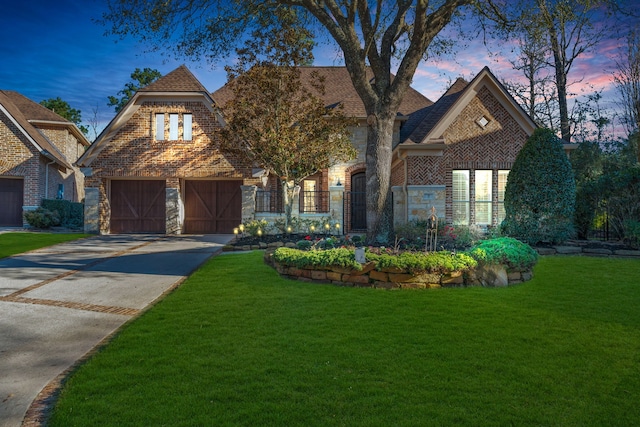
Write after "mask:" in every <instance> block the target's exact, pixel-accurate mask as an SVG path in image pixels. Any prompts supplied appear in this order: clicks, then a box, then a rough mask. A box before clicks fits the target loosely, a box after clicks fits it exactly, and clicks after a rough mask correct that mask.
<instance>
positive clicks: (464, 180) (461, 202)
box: [452, 170, 469, 225]
mask: <svg viewBox="0 0 640 427" xmlns="http://www.w3.org/2000/svg"><path fill="white" fill-rule="evenodd" d="M452 192H453V223H454V224H457V225H468V224H469V171H468V170H454V171H453V188H452Z"/></svg>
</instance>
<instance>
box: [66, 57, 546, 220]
mask: <svg viewBox="0 0 640 427" xmlns="http://www.w3.org/2000/svg"><path fill="white" fill-rule="evenodd" d="M312 71H318V72H320V74H322V75H324V76H325V79H326V80H325V94H324V99H325V102H326V105H327V106H330V105H336V104H342V106H343V107H344V111H345V113H346V114H348V115H350V116H352V117H355V118H357V119H358V122H359V125H358V126H355V127H354V128H353V129H352V141H353V144H354V146H355V147H356V149H357V151H358V156H357V158H355V159H353V160H351V161H349V162H346V163H341V164H338V165H335V166H333V167H331V168H328V169H326V170H323V171H321V172H319V173H318V174H316V175H314V176H310V177H308V178H307V179H305V180H304V181H303V183H302V188H301V191H300V193H299V196H298V197H299V200H298V201H297V203H296V204H295V208H294V215H299V216H300V217H301V218H309V219H318V220H320V219H326V218H328V217H330V218H331V221H332V222H333V223H338V224H340V226H341V230H344V231H346V232H351V231H354V232H357V231H364V230H365V227H366V222H365V206H364V200H365V199H364V194H365V191H366V189H365V181H364V173H365V170H366V167H365V161H364V155H365V145H366V134H367V118H366V112H365V110H364V106H363V104H362V102H361V101H360V99H359V97H358V95H357V93H356V91H355V89H354V88H353V86H352V84H351V80H350V78H349V75H348V72H347V70H346V68H344V67H302V68H301V78H302V79H303V80H304V79H308V78H310V76H311V72H312ZM231 96H232V93H231V91H230V89H229V88H228V87H227V86H224V87H222V88H220V89H218V90H217V91H215V92H213V93H209V92H208V91H207V90H206V89H205V88H204V87H203V86H202V84H201V83H200V82H199V81H198V80H197V79H196V78H195V76H193V74H192V73H191V72H190V71H189V70H188V69H187V68H186V67H185V66H181V67H179V68H178V69H176V70H174V71H173V72H171V73H169V74H167V75H166V76H164V77H162V78H160V79H158V80H157V81H156V82H154V83H152V84H151V85H149V86H147V87H145V88H143V89H141V90H139V91H138V92H137V93H136V94H135V95H134V96H133V98H132V99H131V100H130V101H129V103H128V104H127V105H126V106H125V107H124V108H123V109H122V110H121V111H120V112H119V113H118V115H117V116H116V117H115V118H114V119H113V120H112V121H111V123H110V124H109V125H108V126H107V127H106V128H105V130H104V131H103V132H102V134H101V135H100V136H99V137H98V138H97V140H96V141H95V142H94V143H93V144H92V145H91V147H89V148H88V149H87V151H86V152H85V154H84V155H83V156H82V157H81V158H80V159H79V160H78V162H77V163H78V165H79V166H81V167H82V168H83V171H85V173H86V178H85V192H86V205H85V221H86V226H85V229H86V231H88V232H96V233H97V232H100V233H122V232H126V233H133V232H157V233H229V232H231V231H232V230H233V228H235V227H237V226H238V224H240V223H241V222H242V221H246V220H250V219H266V220H268V221H271V222H273V221H275V220H276V219H277V218H279V217H281V215H282V211H283V208H282V193H281V187H280V185H279V181H278V177H274V176H267V175H266V174H265V173H264V171H263V170H261V169H260V168H259V165H250V164H246V163H244V162H243V161H242V160H241V159H238V158H234V157H233V156H230V155H228V154H225V153H223V152H221V150H220V148H219V147H220V145H219V141H218V139H217V138H219V135H218V134H217V133H216V129H217V128H219V127H220V126H224V105H225V103H226V102H227V101H228V100H229V99H230V97H231ZM535 127H536V125H535V123H534V122H533V121H532V120H531V118H530V117H529V116H527V114H526V113H525V112H524V111H523V110H522V109H521V108H520V107H519V106H518V104H517V103H516V102H515V101H514V99H513V98H512V97H511V96H510V95H509V93H508V92H507V91H506V90H505V88H504V87H503V86H502V85H501V84H500V83H499V82H498V80H497V79H496V78H495V76H494V75H493V74H492V73H491V71H490V70H489V69H488V68H484V69H483V70H482V71H481V72H480V73H479V74H478V75H477V76H476V77H475V78H474V79H473V80H471V81H470V82H467V81H465V80H463V79H458V80H457V81H456V82H455V83H454V84H453V85H452V86H451V87H450V88H449V89H448V90H447V91H446V92H445V94H444V95H443V96H442V97H441V98H440V99H438V100H437V101H436V102H435V103H434V102H432V101H430V100H429V99H427V98H426V97H424V96H423V95H421V94H420V93H419V92H417V91H416V90H414V89H411V88H410V89H409V90H408V91H407V93H406V95H405V97H404V99H403V102H402V104H401V106H400V109H399V111H398V114H397V120H396V125H395V129H394V136H393V138H394V148H393V163H392V170H391V180H392V186H393V188H392V190H393V203H394V220H395V222H396V223H397V224H401V223H404V222H407V221H412V220H418V219H426V218H427V217H428V215H429V213H430V210H431V209H432V208H435V209H436V210H437V213H438V216H440V217H441V218H442V219H443V220H445V221H447V222H448V223H456V224H478V225H482V226H491V225H497V224H499V222H500V221H501V220H502V218H503V217H504V208H503V205H502V203H503V200H504V188H505V185H506V180H507V178H508V172H509V170H510V168H511V166H512V165H513V162H514V161H515V157H516V155H517V153H518V152H519V150H520V149H521V148H522V146H523V145H524V143H525V141H526V139H527V137H528V136H529V135H531V134H532V133H533V130H534V129H535Z"/></svg>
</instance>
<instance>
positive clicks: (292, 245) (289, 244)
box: [284, 242, 296, 249]
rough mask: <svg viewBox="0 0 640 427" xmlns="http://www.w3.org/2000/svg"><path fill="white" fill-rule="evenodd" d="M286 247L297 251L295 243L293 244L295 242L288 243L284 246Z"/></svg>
mask: <svg viewBox="0 0 640 427" xmlns="http://www.w3.org/2000/svg"><path fill="white" fill-rule="evenodd" d="M284 246H285V247H286V248H292V249H295V248H296V244H295V243H293V242H287V243H285V244H284Z"/></svg>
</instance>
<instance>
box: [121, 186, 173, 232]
mask: <svg viewBox="0 0 640 427" xmlns="http://www.w3.org/2000/svg"><path fill="white" fill-rule="evenodd" d="M165 199H166V183H165V181H133V180H124V181H120V180H118V181H111V232H112V233H164V232H165V227H166V219H165V216H166V208H165V205H166V202H165Z"/></svg>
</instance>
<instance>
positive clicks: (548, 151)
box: [502, 129, 576, 244]
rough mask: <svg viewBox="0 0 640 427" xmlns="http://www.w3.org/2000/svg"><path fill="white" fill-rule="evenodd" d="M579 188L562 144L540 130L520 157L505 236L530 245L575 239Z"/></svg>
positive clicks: (509, 192)
mask: <svg viewBox="0 0 640 427" xmlns="http://www.w3.org/2000/svg"><path fill="white" fill-rule="evenodd" d="M575 196H576V185H575V181H574V177H573V171H572V169H571V164H570V163H569V160H568V158H567V155H566V154H565V152H564V149H563V147H562V142H561V141H560V140H559V139H558V137H556V136H555V135H554V134H553V132H552V131H551V130H549V129H536V130H535V132H534V133H533V135H532V136H531V137H529V139H528V140H527V142H526V143H525V145H524V147H523V148H522V150H520V152H519V153H518V156H517V157H516V160H515V163H514V164H513V168H512V169H511V172H510V173H509V179H508V181H507V187H506V190H505V198H504V206H505V210H506V217H505V219H504V221H503V222H502V232H503V233H504V234H506V235H508V236H511V237H515V238H518V239H520V240H522V241H524V242H527V243H529V244H535V243H538V242H551V243H559V242H562V241H565V240H567V239H568V238H570V237H571V236H572V235H573V231H574V228H573V220H574V208H575Z"/></svg>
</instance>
